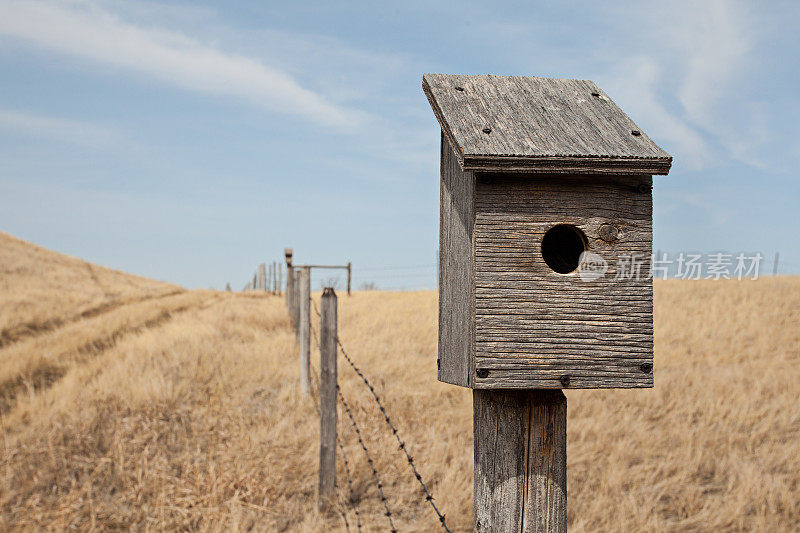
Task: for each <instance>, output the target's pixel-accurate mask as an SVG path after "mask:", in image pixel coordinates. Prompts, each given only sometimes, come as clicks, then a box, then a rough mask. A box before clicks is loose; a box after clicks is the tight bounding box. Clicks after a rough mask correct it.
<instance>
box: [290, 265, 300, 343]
mask: <svg viewBox="0 0 800 533" xmlns="http://www.w3.org/2000/svg"><path fill="white" fill-rule="evenodd" d="M292 277H293V278H294V280H293V281H292V286H293V287H294V294H293V295H292V318H293V320H294V335H295V338H298V337H300V269H299V268H293V269H292Z"/></svg>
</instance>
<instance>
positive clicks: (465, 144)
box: [422, 74, 672, 174]
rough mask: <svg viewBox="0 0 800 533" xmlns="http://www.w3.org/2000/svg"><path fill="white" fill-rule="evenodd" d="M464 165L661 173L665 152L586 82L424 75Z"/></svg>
mask: <svg viewBox="0 0 800 533" xmlns="http://www.w3.org/2000/svg"><path fill="white" fill-rule="evenodd" d="M422 88H423V90H424V91H425V95H426V96H427V97H428V101H429V102H430V104H431V107H432V108H433V112H434V113H435V114H436V118H437V119H438V120H439V124H441V126H442V131H443V132H444V135H445V136H446V137H447V139H448V141H449V142H450V144H451V146H452V147H453V149H454V151H455V153H456V156H457V157H458V160H459V163H460V164H461V167H462V169H464V170H482V171H522V172H546V173H554V172H555V173H599V174H667V173H668V172H669V169H670V166H671V165H672V157H671V156H670V155H669V154H668V153H667V152H665V151H664V150H662V149H661V148H659V147H658V145H656V143H654V142H653V141H652V140H651V139H650V137H648V136H647V134H645V132H644V131H642V129H641V128H639V126H637V125H636V124H635V123H634V122H633V121H632V120H631V119H630V117H628V115H626V114H625V113H624V112H623V111H622V109H620V108H619V107H618V106H617V104H615V103H614V101H613V100H611V98H609V96H608V95H607V94H606V93H605V92H604V91H603V90H602V89H600V87H598V86H597V85H596V84H595V83H594V82H592V81H589V80H569V79H551V78H532V77H523V76H492V75H478V76H472V75H470V76H467V75H458V74H425V75H423V76H422Z"/></svg>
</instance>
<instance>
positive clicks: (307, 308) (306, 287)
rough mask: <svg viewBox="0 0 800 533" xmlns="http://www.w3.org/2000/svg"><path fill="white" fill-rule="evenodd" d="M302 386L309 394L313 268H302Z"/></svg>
mask: <svg viewBox="0 0 800 533" xmlns="http://www.w3.org/2000/svg"><path fill="white" fill-rule="evenodd" d="M298 292H299V295H300V320H299V322H300V387H301V389H302V390H303V396H308V392H309V390H310V386H309V366H310V358H311V269H310V268H308V267H303V268H302V269H300V290H299V291H298Z"/></svg>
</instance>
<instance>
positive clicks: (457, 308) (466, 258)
mask: <svg viewBox="0 0 800 533" xmlns="http://www.w3.org/2000/svg"><path fill="white" fill-rule="evenodd" d="M474 186H475V177H474V175H473V173H472V172H464V171H462V170H461V167H459V165H458V161H457V159H456V157H455V154H454V153H453V150H452V148H451V147H450V145H449V144H448V143H447V140H446V139H445V138H444V136H442V140H441V198H440V203H441V209H440V221H439V265H440V266H439V360H438V364H439V372H438V373H439V380H441V381H444V382H447V383H452V384H455V385H461V386H462V387H469V386H471V383H472V381H471V380H472V378H473V374H474V370H473V369H474V365H473V356H472V354H473V342H472V339H473V334H474V310H473V305H474V295H473V286H474V281H473V278H474V276H473V261H472V236H473V227H474V220H475V217H474V212H473V206H472V203H473V192H474Z"/></svg>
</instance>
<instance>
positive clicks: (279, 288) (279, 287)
mask: <svg viewBox="0 0 800 533" xmlns="http://www.w3.org/2000/svg"><path fill="white" fill-rule="evenodd" d="M275 266H276V267H278V284H277V286H276V287H277V292H278V294H280V293H281V291H282V290H283V265H282V264H281V263H275Z"/></svg>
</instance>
